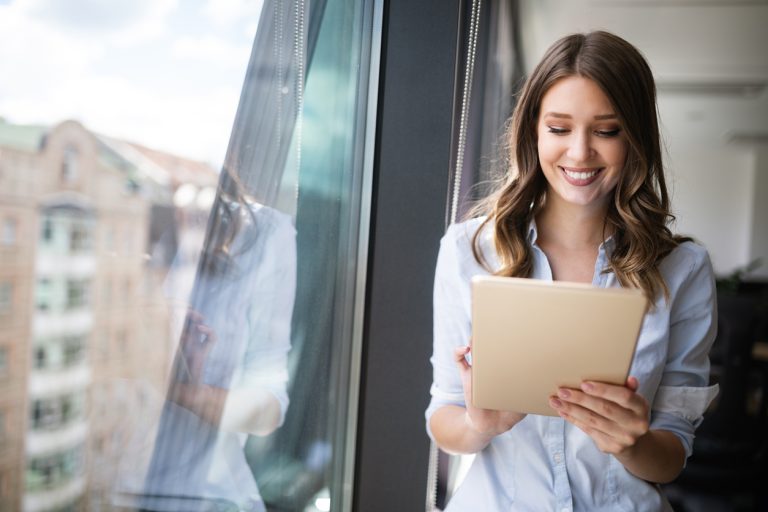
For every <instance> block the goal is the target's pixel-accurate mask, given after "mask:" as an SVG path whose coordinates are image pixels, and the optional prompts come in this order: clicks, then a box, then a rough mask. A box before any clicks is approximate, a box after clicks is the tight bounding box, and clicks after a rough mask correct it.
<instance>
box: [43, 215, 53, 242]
mask: <svg viewBox="0 0 768 512" xmlns="http://www.w3.org/2000/svg"><path fill="white" fill-rule="evenodd" d="M41 236H42V240H43V242H45V243H49V242H50V241H51V240H53V219H51V218H50V217H45V218H44V219H43V230H42V233H41Z"/></svg>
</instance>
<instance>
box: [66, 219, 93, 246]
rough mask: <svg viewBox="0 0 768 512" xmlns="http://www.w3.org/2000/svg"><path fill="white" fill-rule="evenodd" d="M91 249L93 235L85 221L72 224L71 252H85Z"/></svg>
mask: <svg viewBox="0 0 768 512" xmlns="http://www.w3.org/2000/svg"><path fill="white" fill-rule="evenodd" d="M90 248H91V233H90V229H89V227H88V224H86V223H85V222H83V221H75V222H73V223H72V230H71V231H70V233H69V250H70V251H71V252H83V251H87V250H89V249H90Z"/></svg>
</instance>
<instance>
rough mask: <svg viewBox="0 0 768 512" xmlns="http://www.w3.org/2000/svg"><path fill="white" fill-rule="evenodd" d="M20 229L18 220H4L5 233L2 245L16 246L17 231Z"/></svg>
mask: <svg viewBox="0 0 768 512" xmlns="http://www.w3.org/2000/svg"><path fill="white" fill-rule="evenodd" d="M17 229H18V222H17V221H16V219H4V220H3V233H2V243H3V245H15V244H16V230H17Z"/></svg>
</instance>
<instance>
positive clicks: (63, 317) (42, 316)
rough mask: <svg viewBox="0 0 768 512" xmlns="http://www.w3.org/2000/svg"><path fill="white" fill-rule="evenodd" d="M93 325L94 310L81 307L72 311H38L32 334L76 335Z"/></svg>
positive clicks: (43, 336) (46, 335) (43, 335)
mask: <svg viewBox="0 0 768 512" xmlns="http://www.w3.org/2000/svg"><path fill="white" fill-rule="evenodd" d="M92 327H93V312H92V311H91V310H90V309H86V308H81V309H74V310H70V311H53V312H47V311H37V312H36V313H35V319H34V322H33V325H32V331H33V332H32V334H33V336H35V337H38V338H47V337H60V336H69V335H72V336H76V335H79V334H82V333H84V332H88V331H90V330H91V328H92Z"/></svg>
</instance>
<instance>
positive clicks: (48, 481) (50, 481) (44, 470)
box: [26, 445, 84, 491]
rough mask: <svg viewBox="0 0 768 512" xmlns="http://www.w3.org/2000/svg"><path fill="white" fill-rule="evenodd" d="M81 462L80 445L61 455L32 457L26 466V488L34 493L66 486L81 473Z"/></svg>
mask: <svg viewBox="0 0 768 512" xmlns="http://www.w3.org/2000/svg"><path fill="white" fill-rule="evenodd" d="M83 461H84V447H83V446H82V445H81V446H77V447H75V448H73V449H70V450H66V451H64V452H61V453H56V454H53V455H48V456H44V457H34V458H32V459H30V460H29V462H28V464H27V474H26V488H27V490H28V491H35V490H39V489H52V488H56V487H59V486H61V485H63V484H66V483H67V482H69V481H71V480H72V479H73V478H75V477H77V476H79V475H80V474H81V473H82V470H83Z"/></svg>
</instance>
